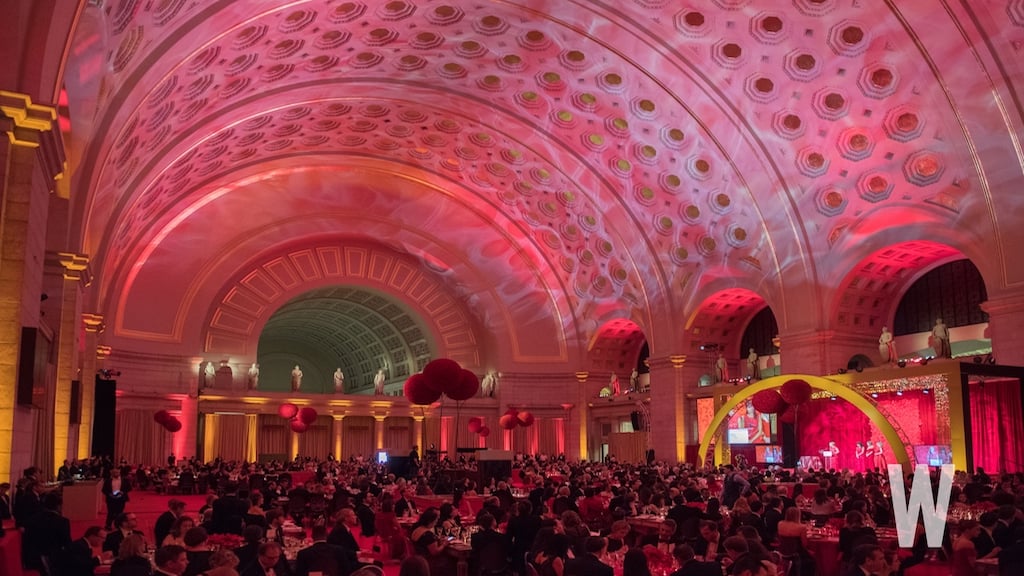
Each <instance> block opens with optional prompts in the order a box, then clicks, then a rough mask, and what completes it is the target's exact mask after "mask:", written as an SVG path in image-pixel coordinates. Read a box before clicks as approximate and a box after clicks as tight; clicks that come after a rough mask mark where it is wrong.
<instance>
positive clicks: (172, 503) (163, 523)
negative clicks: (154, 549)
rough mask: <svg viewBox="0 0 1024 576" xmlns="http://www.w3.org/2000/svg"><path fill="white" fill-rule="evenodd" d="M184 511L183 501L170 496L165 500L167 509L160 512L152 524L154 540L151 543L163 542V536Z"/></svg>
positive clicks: (168, 532)
mask: <svg viewBox="0 0 1024 576" xmlns="http://www.w3.org/2000/svg"><path fill="white" fill-rule="evenodd" d="M184 513H185V503H184V502H182V501H181V500H178V499H177V498H171V499H170V500H168V501H167V511H166V512H164V513H163V514H161V515H160V516H159V517H158V518H157V519H156V524H154V525H153V536H155V537H156V540H153V543H154V544H156V545H157V546H159V545H160V544H162V543H163V541H164V538H166V537H167V535H168V534H170V532H171V526H173V525H174V521H175V520H177V519H178V516H181V515H182V514H184Z"/></svg>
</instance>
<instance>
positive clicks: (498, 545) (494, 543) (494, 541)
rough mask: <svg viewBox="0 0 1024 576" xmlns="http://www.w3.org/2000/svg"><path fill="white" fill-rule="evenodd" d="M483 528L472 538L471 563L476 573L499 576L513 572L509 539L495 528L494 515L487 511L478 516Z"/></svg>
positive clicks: (477, 518)
mask: <svg viewBox="0 0 1024 576" xmlns="http://www.w3.org/2000/svg"><path fill="white" fill-rule="evenodd" d="M476 523H477V524H478V525H479V526H480V528H481V530H480V531H479V532H477V533H476V534H473V536H472V538H471V539H470V547H471V548H472V550H471V551H470V554H469V565H470V567H471V570H472V571H473V573H474V574H477V573H478V574H480V576H497V575H509V574H511V570H510V568H511V566H510V565H509V563H508V554H509V539H508V538H507V537H506V536H505V535H504V534H501V533H499V532H497V531H495V529H494V525H495V523H494V516H491V515H490V514H487V513H486V512H484V513H482V514H480V515H479V516H477V517H476Z"/></svg>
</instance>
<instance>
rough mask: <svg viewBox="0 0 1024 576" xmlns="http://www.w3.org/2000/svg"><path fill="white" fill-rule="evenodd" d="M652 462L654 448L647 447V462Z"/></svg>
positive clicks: (649, 463)
mask: <svg viewBox="0 0 1024 576" xmlns="http://www.w3.org/2000/svg"><path fill="white" fill-rule="evenodd" d="M653 463H654V448H648V449H647V464H648V465H651V464H653Z"/></svg>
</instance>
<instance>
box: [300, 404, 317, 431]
mask: <svg viewBox="0 0 1024 576" xmlns="http://www.w3.org/2000/svg"><path fill="white" fill-rule="evenodd" d="M316 416H317V414H316V409H315V408H310V407H309V406H306V407H305V408H303V409H302V410H299V420H302V423H303V424H305V425H306V426H309V425H311V424H313V422H316Z"/></svg>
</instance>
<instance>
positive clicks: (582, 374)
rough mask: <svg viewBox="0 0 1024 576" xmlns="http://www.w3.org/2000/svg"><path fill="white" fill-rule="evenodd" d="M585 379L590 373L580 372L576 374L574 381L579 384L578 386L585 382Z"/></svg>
mask: <svg viewBox="0 0 1024 576" xmlns="http://www.w3.org/2000/svg"><path fill="white" fill-rule="evenodd" d="M587 378H590V372H585V371H582V372H577V373H576V381H577V382H579V383H580V384H583V383H584V382H586V381H587Z"/></svg>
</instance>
